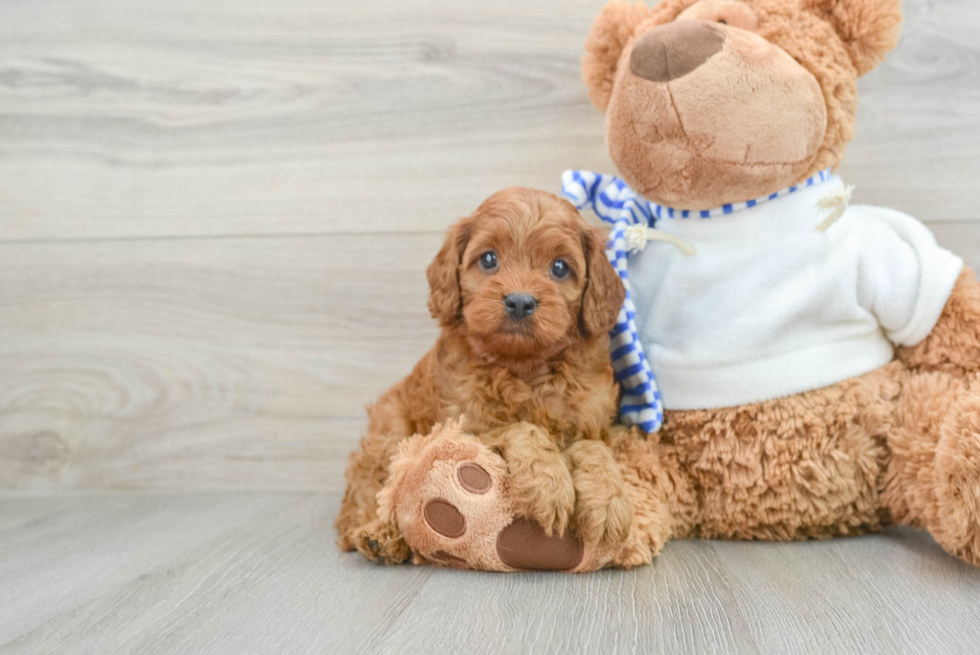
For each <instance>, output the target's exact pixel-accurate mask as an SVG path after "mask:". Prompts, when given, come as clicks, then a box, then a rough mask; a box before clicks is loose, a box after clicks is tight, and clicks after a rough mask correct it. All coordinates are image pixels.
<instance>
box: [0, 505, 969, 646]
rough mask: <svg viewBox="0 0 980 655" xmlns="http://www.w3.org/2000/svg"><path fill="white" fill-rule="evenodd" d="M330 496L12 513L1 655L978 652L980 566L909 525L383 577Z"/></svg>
mask: <svg viewBox="0 0 980 655" xmlns="http://www.w3.org/2000/svg"><path fill="white" fill-rule="evenodd" d="M337 503H338V496H337V495H336V494H311V493H278V494H277V493H270V492H259V493H249V492H238V493H229V492H220V493H195V494H155V493H130V494H108V495H107V494H89V495H76V496H64V497H58V498H55V497H45V498H20V499H17V498H8V499H6V500H0V607H2V608H3V612H2V615H0V616H2V619H3V620H2V621H0V653H3V654H4V655H6V654H8V653H9V654H13V653H106V654H109V653H140V654H141V655H152V654H156V653H234V654H243V653H329V654H334V653H344V654H348V653H351V654H352V653H399V654H402V653H404V654H411V653H422V654H424V655H432V654H434V653H482V652H491V653H518V652H531V651H532V650H533V652H537V653H610V654H612V653H643V654H646V653H678V652H692V653H694V652H697V653H729V652H741V653H753V652H760V653H836V652H862V653H873V652H887V653H901V652H905V653H975V652H977V644H978V643H980V621H978V620H977V617H978V616H980V571H978V570H976V569H974V568H971V567H969V566H967V565H966V564H962V563H960V562H959V561H957V560H954V559H952V558H950V557H947V556H946V554H945V553H944V552H943V551H942V550H940V549H939V547H938V546H936V545H935V544H934V543H933V542H932V541H931V539H929V537H927V536H925V535H922V534H921V533H917V532H914V531H910V530H905V531H902V530H898V531H892V532H889V533H887V534H885V535H876V536H870V537H864V538H860V539H846V540H844V539H841V540H836V541H832V542H827V543H802V544H758V543H738V542H735V543H731V542H729V543H725V542H712V541H681V542H675V543H672V544H669V545H668V546H667V548H666V549H665V550H664V552H663V554H662V555H661V556H660V558H659V559H657V561H656V563H655V564H654V565H652V566H648V567H645V568H642V569H637V570H634V571H602V572H599V573H596V574H590V575H581V576H572V575H566V574H547V573H526V574H514V575H507V574H480V573H465V574H464V573H460V572H457V571H452V570H445V569H435V568H422V567H410V566H400V567H393V568H387V567H380V566H375V565H373V564H369V563H367V562H365V561H364V560H362V559H361V558H360V557H358V556H355V555H350V554H342V553H339V552H338V551H337V549H336V548H335V547H334V545H333V543H332V542H331V540H330V539H329V532H330V524H331V521H332V518H333V516H334V513H335V511H336V507H337Z"/></svg>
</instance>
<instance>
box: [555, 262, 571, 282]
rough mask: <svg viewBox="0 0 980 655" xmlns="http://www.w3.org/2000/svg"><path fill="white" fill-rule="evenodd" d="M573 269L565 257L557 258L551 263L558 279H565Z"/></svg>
mask: <svg viewBox="0 0 980 655" xmlns="http://www.w3.org/2000/svg"><path fill="white" fill-rule="evenodd" d="M571 270H572V269H571V268H569V266H568V262H566V261H565V260H564V259H556V260H555V261H554V263H553V264H552V265H551V274H552V275H553V276H554V277H555V279H556V280H564V279H565V278H566V277H568V274H569V273H570V272H571Z"/></svg>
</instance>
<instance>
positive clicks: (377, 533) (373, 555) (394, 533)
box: [354, 521, 412, 564]
mask: <svg viewBox="0 0 980 655" xmlns="http://www.w3.org/2000/svg"><path fill="white" fill-rule="evenodd" d="M354 547H355V548H357V552H359V553H360V554H361V555H363V556H364V557H365V559H368V560H371V561H372V562H377V563H378V564H404V563H405V562H407V561H408V560H409V558H410V557H411V556H412V553H411V550H410V549H409V548H408V544H407V543H405V539H404V538H403V537H402V535H401V533H400V532H399V531H398V530H397V529H395V528H394V527H392V526H390V525H386V524H384V523H382V522H381V521H372V522H371V523H369V524H368V525H366V526H364V527H363V528H361V529H359V530H358V531H357V532H355V533H354Z"/></svg>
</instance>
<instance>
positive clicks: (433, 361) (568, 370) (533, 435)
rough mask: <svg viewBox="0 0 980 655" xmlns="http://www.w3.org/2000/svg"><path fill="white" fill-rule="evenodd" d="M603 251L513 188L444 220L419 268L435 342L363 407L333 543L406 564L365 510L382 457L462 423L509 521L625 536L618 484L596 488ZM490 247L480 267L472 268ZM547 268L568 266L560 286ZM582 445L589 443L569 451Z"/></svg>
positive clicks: (606, 376) (609, 395)
mask: <svg viewBox="0 0 980 655" xmlns="http://www.w3.org/2000/svg"><path fill="white" fill-rule="evenodd" d="M604 243H605V240H604V236H603V234H602V232H601V231H600V230H597V229H595V228H592V227H589V226H588V225H587V224H586V223H585V222H584V221H583V220H582V218H581V216H579V213H578V212H577V211H576V210H575V208H574V207H572V206H571V205H570V204H569V203H567V202H565V201H564V200H559V199H558V198H556V197H555V196H553V195H550V194H547V193H544V192H541V191H534V190H531V189H523V188H514V189H508V190H505V191H501V192H499V193H497V194H495V195H494V196H492V197H491V198H490V199H488V200H487V201H486V202H484V203H483V205H481V206H480V208H479V209H478V210H477V211H476V212H475V213H474V214H473V215H472V216H469V217H467V218H464V219H462V220H460V221H459V222H458V223H456V225H454V226H453V228H452V229H451V230H450V231H449V233H448V235H447V236H446V240H445V243H444V245H443V247H442V249H441V250H440V251H439V253H438V254H437V255H436V257H435V259H434V260H433V262H432V264H431V265H430V266H429V270H428V278H429V284H430V287H431V295H430V300H429V307H430V310H431V312H432V315H433V317H435V318H436V319H438V320H439V322H440V324H441V326H442V332H441V335H440V337H439V340H438V342H437V343H436V345H435V347H434V348H433V349H432V350H431V351H429V353H428V354H426V355H425V357H424V358H423V359H422V361H420V362H419V363H418V365H417V366H416V367H415V369H414V370H413V371H412V372H411V374H410V375H409V376H408V377H407V378H405V380H403V381H402V382H401V383H399V384H398V385H396V386H395V387H393V388H392V389H390V390H389V391H388V392H386V393H385V394H384V395H383V396H382V397H381V398H380V399H379V400H378V402H377V403H375V404H374V405H373V406H371V407H370V408H368V417H369V424H368V429H367V434H366V436H365V437H364V438H363V439H362V440H361V447H360V449H359V450H358V451H357V452H355V453H353V454H352V455H351V459H350V464H349V467H348V470H347V490H346V493H345V495H344V499H343V504H342V507H341V512H340V516H339V517H338V519H337V529H338V531H339V533H340V545H341V547H342V548H344V549H346V550H350V549H354V548H356V549H357V550H359V551H360V552H361V553H362V554H363V555H364V556H365V557H368V558H371V559H377V560H381V561H385V562H401V561H403V560H405V559H407V558H408V557H409V555H410V549H409V547H408V545H407V544H406V542H405V539H404V537H403V534H402V530H400V529H399V527H398V525H397V524H396V522H395V521H394V519H395V514H394V513H392V512H391V511H389V512H388V513H387V514H384V513H382V514H379V511H378V502H377V497H378V493H379V492H380V491H381V490H382V487H383V486H384V485H385V483H386V482H388V480H389V477H390V469H389V465H390V464H391V461H392V457H393V456H395V455H398V454H399V453H400V456H401V457H403V458H408V459H412V458H415V457H416V456H417V453H418V448H420V447H421V444H419V443H416V444H415V446H413V448H414V449H412V448H408V449H406V448H407V447H406V446H404V444H403V442H404V441H405V440H406V439H408V438H409V437H412V436H413V435H427V434H430V433H431V432H432V431H433V430H434V428H435V426H436V425H437V424H440V423H444V422H446V421H448V420H460V419H461V418H462V417H464V416H465V421H466V427H467V429H468V430H469V431H470V432H471V433H473V434H475V435H478V436H480V437H481V438H482V439H483V440H484V442H485V443H489V444H491V445H493V446H495V447H496V448H497V449H498V451H499V452H501V453H503V454H504V455H505V456H506V459H507V462H508V473H509V482H508V489H509V492H508V494H509V495H508V496H507V503H508V504H507V505H506V511H507V516H508V521H509V520H510V518H511V514H510V512H512V511H516V512H517V513H518V514H519V515H521V516H526V517H531V518H533V519H535V520H537V521H538V522H539V523H541V524H542V525H543V526H544V527H545V531H546V533H549V534H550V533H552V532H554V533H558V534H561V533H563V532H564V531H565V529H566V527H568V526H569V525H572V526H573V527H574V528H576V530H577V532H578V533H579V534H581V535H582V536H583V537H588V538H590V539H591V540H593V541H602V540H606V539H609V538H610V535H611V536H612V537H614V538H617V539H621V538H622V537H623V536H624V535H625V533H626V530H627V528H628V525H629V523H630V520H631V510H630V508H629V504H628V501H627V500H626V491H625V488H624V485H623V484H622V483H621V481H620V484H612V483H606V481H607V480H617V479H620V478H619V476H620V474H619V471H618V468H617V467H616V466H615V462H614V460H613V458H612V456H611V454H610V453H608V449H607V448H606V446H604V445H603V444H602V441H601V440H602V439H603V437H605V436H606V431H607V429H608V428H609V425H610V424H611V422H612V420H613V418H614V417H615V415H616V394H617V390H616V386H615V383H614V380H613V371H612V366H611V364H610V361H609V338H608V336H607V334H608V331H609V329H610V328H611V327H612V325H613V323H614V322H615V319H616V316H617V314H618V313H619V310H620V307H621V306H622V303H623V299H624V296H625V291H624V289H623V285H622V283H621V281H620V279H619V277H618V275H617V274H616V272H615V270H614V269H613V268H612V265H611V264H610V263H609V261H608V260H607V259H606V256H605V253H604ZM489 252H492V253H495V255H496V259H495V267H494V268H493V269H492V270H486V269H485V268H484V267H483V266H482V265H481V258H482V257H483V256H484V255H485V254H486V253H489ZM556 260H562V261H563V262H565V264H566V266H567V269H568V273H567V276H566V277H564V278H563V279H560V278H558V277H557V276H556V275H555V274H554V272H553V265H554V263H555V262H556ZM515 292H517V293H526V294H530V295H532V296H533V297H534V298H535V299H536V301H537V306H536V308H535V309H534V312H533V313H532V314H531V315H530V316H528V317H527V318H525V319H524V320H520V321H516V320H514V319H512V318H511V317H510V316H509V315H508V313H507V311H506V307H505V304H504V301H505V298H506V297H507V296H508V295H509V294H512V293H515ZM515 424H516V425H515ZM582 440H593V441H594V445H593V446H590V447H587V448H582V447H576V445H575V444H576V442H578V441H582ZM424 443H428V442H424ZM400 448H401V449H402V450H399V449H400ZM467 452H469V451H467ZM405 466H406V465H405V464H404V462H403V463H402V464H399V465H398V466H397V467H396V468H397V469H398V470H404V469H405ZM603 471H605V472H607V473H608V475H600V474H599V472H603ZM597 476H598V477H600V478H601V479H602V484H598V483H596V482H594V479H595V478H596V477H597ZM403 477H404V476H399V477H398V479H399V480H401V479H403ZM409 477H410V476H409ZM590 485H592V486H590ZM576 499H578V502H576ZM501 511H503V510H501ZM426 552H428V551H426Z"/></svg>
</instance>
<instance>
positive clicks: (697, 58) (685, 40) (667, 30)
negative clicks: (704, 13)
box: [630, 20, 725, 82]
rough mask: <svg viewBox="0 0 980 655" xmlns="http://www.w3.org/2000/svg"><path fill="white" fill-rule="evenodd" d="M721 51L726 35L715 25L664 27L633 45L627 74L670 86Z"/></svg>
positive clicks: (690, 22)
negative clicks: (666, 83)
mask: <svg viewBox="0 0 980 655" xmlns="http://www.w3.org/2000/svg"><path fill="white" fill-rule="evenodd" d="M724 47H725V32H724V31H723V30H721V29H720V28H718V27H717V26H716V25H715V24H714V23H708V22H705V21H701V20H684V21H676V22H673V23H667V24H666V25H661V26H660V27H658V28H656V29H653V30H651V31H649V32H647V33H646V34H644V35H643V36H641V37H640V39H639V40H638V41H637V42H636V45H635V46H634V47H633V54H631V55H630V72H631V73H633V74H634V75H636V76H637V77H642V78H643V79H645V80H649V81H651V82H670V81H671V80H676V79H680V78H681V77H684V76H685V75H687V74H688V73H691V72H693V71H695V70H697V69H698V67H700V66H701V65H702V64H704V63H705V62H707V61H708V60H709V59H711V58H712V57H713V56H715V55H716V54H718V53H719V52H721V50H722V48H724Z"/></svg>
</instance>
